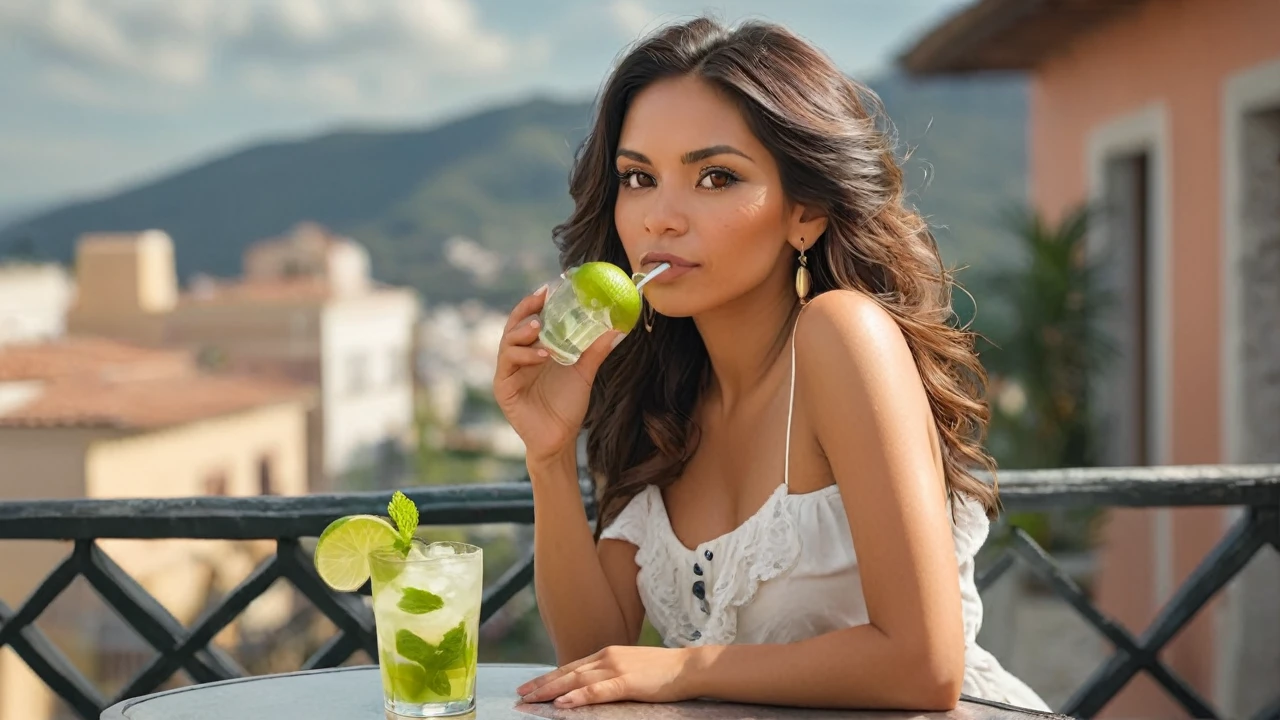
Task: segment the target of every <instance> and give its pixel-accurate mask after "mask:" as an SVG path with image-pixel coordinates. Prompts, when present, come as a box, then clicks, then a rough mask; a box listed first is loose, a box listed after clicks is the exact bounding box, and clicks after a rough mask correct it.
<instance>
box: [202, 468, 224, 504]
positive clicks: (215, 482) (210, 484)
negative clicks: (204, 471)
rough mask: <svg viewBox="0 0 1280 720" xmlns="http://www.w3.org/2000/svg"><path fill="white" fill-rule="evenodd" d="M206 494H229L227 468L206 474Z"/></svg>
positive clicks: (214, 495)
mask: <svg viewBox="0 0 1280 720" xmlns="http://www.w3.org/2000/svg"><path fill="white" fill-rule="evenodd" d="M204 494H205V495H209V496H213V497H221V496H225V495H226V494H227V473H226V471H225V470H218V471H217V472H212V473H209V474H208V475H206V476H205V478H204Z"/></svg>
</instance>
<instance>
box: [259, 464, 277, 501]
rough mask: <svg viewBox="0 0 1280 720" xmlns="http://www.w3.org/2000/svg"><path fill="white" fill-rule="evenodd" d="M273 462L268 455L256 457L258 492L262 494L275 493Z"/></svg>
mask: <svg viewBox="0 0 1280 720" xmlns="http://www.w3.org/2000/svg"><path fill="white" fill-rule="evenodd" d="M273 465H274V463H273V462H272V458H271V456H270V455H263V456H262V457H261V458H259V459H258V492H259V493H260V494H262V495H275V494H276V486H275V477H274V470H275V468H274V467H273Z"/></svg>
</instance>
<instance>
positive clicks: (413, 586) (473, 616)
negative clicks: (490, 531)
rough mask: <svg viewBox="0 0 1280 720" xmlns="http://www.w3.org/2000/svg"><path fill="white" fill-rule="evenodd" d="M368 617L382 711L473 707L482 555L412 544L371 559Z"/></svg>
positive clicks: (469, 549) (446, 545) (413, 713)
mask: <svg viewBox="0 0 1280 720" xmlns="http://www.w3.org/2000/svg"><path fill="white" fill-rule="evenodd" d="M369 565H370V570H371V571H372V575H373V614H374V622H375V624H376V625H377V632H378V655H379V657H378V660H379V664H380V665H381V668H382V690H383V697H384V699H385V704H386V709H387V710H388V711H389V712H392V713H394V714H396V715H399V716H402V717H411V718H420V717H437V716H442V715H456V714H460V713H464V712H467V711H469V710H471V708H472V707H474V705H475V688H476V638H477V635H478V633H479V630H480V598H481V593H482V583H481V581H482V576H483V563H482V551H481V550H480V548H478V547H475V546H473V545H465V544H462V543H450V542H437V543H431V544H429V545H427V544H421V543H418V542H415V543H414V544H413V546H412V548H411V549H410V550H409V552H408V554H407V555H405V556H402V555H401V553H400V552H397V551H394V550H392V551H386V552H375V553H373V554H372V555H370V558H369Z"/></svg>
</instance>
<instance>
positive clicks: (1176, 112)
mask: <svg viewBox="0 0 1280 720" xmlns="http://www.w3.org/2000/svg"><path fill="white" fill-rule="evenodd" d="M902 62H903V65H904V66H905V67H906V69H907V70H908V71H910V72H913V73H916V74H927V75H950V74H962V73H972V72H1000V71H1004V72H1020V73H1025V74H1026V75H1027V76H1028V77H1029V80H1030V127H1029V129H1028V143H1029V150H1030V153H1029V154H1030V168H1029V170H1030V172H1029V177H1030V188H1029V196H1030V199H1031V201H1032V203H1033V204H1034V205H1035V206H1036V207H1037V208H1038V209H1039V210H1041V211H1043V212H1044V213H1046V214H1047V215H1049V216H1050V217H1054V216H1059V215H1061V214H1062V213H1063V212H1064V211H1066V210H1067V209H1069V208H1072V207H1074V206H1076V205H1078V204H1079V203H1082V202H1086V201H1092V202H1094V203H1096V207H1097V208H1098V209H1100V210H1101V211H1102V213H1101V214H1100V215H1099V216H1098V218H1097V219H1096V220H1095V222H1094V223H1093V226H1092V231H1091V238H1090V241H1091V247H1093V248H1094V249H1095V250H1097V251H1099V252H1104V251H1106V252H1110V253H1111V255H1110V256H1109V257H1110V258H1112V260H1111V262H1110V263H1109V265H1110V271H1111V272H1112V273H1113V274H1112V278H1111V279H1112V281H1113V282H1114V283H1115V287H1116V288H1117V289H1119V290H1120V291H1121V305H1120V309H1119V311H1118V313H1117V317H1116V323H1117V324H1116V326H1115V327H1117V328H1119V329H1122V330H1123V332H1122V333H1121V337H1122V343H1121V346H1122V347H1121V349H1122V351H1123V352H1122V359H1121V361H1120V362H1118V363H1116V365H1115V367H1114V369H1113V370H1111V371H1110V373H1109V376H1108V377H1106V378H1100V379H1099V383H1100V385H1101V387H1102V388H1103V389H1104V390H1105V392H1102V393H1099V396H1100V397H1106V398H1109V402H1108V404H1107V405H1106V406H1105V407H1104V408H1103V410H1104V411H1105V413H1106V414H1107V416H1108V418H1109V419H1110V420H1112V422H1113V426H1112V427H1113V429H1114V432H1115V433H1116V434H1115V440H1116V442H1114V443H1113V444H1112V447H1111V448H1110V449H1109V454H1108V458H1107V462H1108V463H1109V464H1113V465H1132V464H1199V463H1229V462H1280V2H1276V0H1050V1H1044V2H1033V1H1032V0H979V1H977V2H972V3H970V4H969V5H967V6H965V7H964V8H962V9H961V10H960V11H959V12H957V13H956V14H955V15H953V16H952V17H950V18H948V19H946V20H945V21H943V22H942V23H941V24H939V25H937V26H935V27H934V28H932V29H930V30H929V31H928V32H927V33H926V34H925V35H924V36H923V37H921V38H920V39H919V40H918V41H917V43H916V44H915V45H914V46H913V47H911V48H910V49H909V50H908V51H907V53H906V54H905V55H904V56H903V58H902ZM1231 514H1232V513H1231V511H1222V510H1216V509H1156V510H1130V511H1119V512H1116V513H1115V514H1114V515H1113V516H1112V520H1111V522H1110V523H1109V526H1108V529H1107V533H1106V537H1105V541H1104V546H1103V549H1102V551H1101V557H1100V569H1099V581H1098V586H1097V600H1098V603H1099V605H1100V606H1101V607H1102V608H1104V609H1105V610H1106V611H1107V612H1109V613H1110V614H1112V615H1113V616H1114V617H1116V618H1118V619H1119V620H1121V621H1122V622H1124V623H1125V624H1126V625H1128V626H1129V627H1130V628H1131V629H1133V630H1135V631H1140V630H1141V629H1143V628H1145V627H1146V625H1147V624H1148V623H1149V622H1150V620H1151V618H1152V616H1153V615H1154V613H1155V612H1156V610H1157V609H1158V608H1159V607H1160V605H1161V604H1162V603H1163V602H1164V600H1165V599H1167V598H1168V596H1169V594H1170V593H1171V592H1172V590H1173V589H1174V588H1176V587H1177V586H1178V584H1180V583H1181V582H1182V580H1183V579H1184V578H1185V577H1186V575H1187V573H1188V572H1190V570H1191V569H1192V568H1193V567H1194V566H1195V565H1196V563H1198V562H1199V561H1200V560H1201V559H1202V558H1203V557H1204V555H1205V552H1206V551H1207V550H1208V549H1209V548H1210V547H1211V546H1212V545H1213V544H1214V543H1215V542H1216V541H1217V540H1218V539H1219V538H1220V537H1221V536H1222V533H1223V530H1224V527H1225V524H1226V522H1227V521H1229V520H1230V518H1231ZM1278 566H1280V559H1277V557H1276V553H1268V552H1264V553H1263V554H1262V555H1261V556H1259V558H1257V559H1255V561H1254V563H1253V564H1252V565H1251V566H1250V567H1249V568H1248V569H1247V570H1246V573H1245V576H1244V577H1243V578H1242V579H1241V580H1240V581H1239V582H1237V583H1236V584H1235V585H1234V586H1233V587H1232V588H1231V590H1230V591H1229V592H1228V593H1226V594H1225V595H1224V596H1222V597H1219V598H1218V599H1216V600H1215V601H1214V603H1213V604H1212V605H1211V606H1210V607H1209V608H1208V609H1207V610H1206V611H1204V612H1202V613H1201V615H1200V617H1198V618H1197V620H1196V621H1195V622H1194V623H1193V624H1192V625H1191V626H1190V627H1189V628H1187V629H1186V630H1185V631H1184V632H1183V633H1182V634H1181V635H1180V636H1179V637H1178V638H1176V639H1175V641H1174V642H1173V644H1172V645H1171V647H1170V648H1169V649H1168V650H1167V651H1166V653H1165V654H1164V657H1165V658H1166V659H1167V660H1168V661H1169V663H1170V664H1171V665H1172V666H1173V667H1174V668H1175V669H1176V670H1177V671H1178V672H1179V673H1180V674H1181V675H1182V676H1183V677H1184V678H1186V679H1187V680H1188V682H1190V683H1191V684H1192V685H1194V686H1195V687H1196V688H1197V689H1198V690H1199V691H1200V692H1202V693H1203V694H1204V695H1205V696H1206V697H1208V698H1209V699H1211V700H1213V701H1214V702H1216V703H1217V704H1218V707H1219V708H1220V709H1221V710H1222V711H1223V712H1224V714H1225V715H1226V716H1230V717H1236V716H1244V715H1246V714H1247V713H1248V712H1250V711H1251V710H1254V709H1256V708H1257V707H1258V703H1260V702H1262V701H1264V700H1269V699H1270V696H1271V695H1272V694H1273V693H1274V689H1275V688H1276V687H1280V660H1278V659H1277V657H1278V651H1277V650H1276V649H1275V648H1276V647H1277V646H1278V645H1280V638H1278V637H1277V635H1278V631H1277V630H1276V628H1277V627H1280V599H1277V597H1278V596H1277V593H1278V592H1280V580H1277V576H1280V569H1278ZM1268 617H1269V622H1267V618H1268ZM1268 678H1269V681H1268ZM1260 685H1266V687H1265V688H1264V687H1260ZM1263 696H1266V697H1263ZM1106 714H1107V715H1110V716H1123V717H1179V716H1182V715H1183V713H1182V712H1181V711H1180V710H1179V709H1177V706H1176V705H1175V704H1173V703H1172V702H1171V701H1170V700H1169V699H1168V698H1167V697H1165V695H1164V692H1163V691H1162V690H1161V689H1160V688H1159V687H1158V686H1157V685H1156V683H1155V682H1154V681H1152V680H1151V679H1149V678H1147V677H1145V676H1142V675H1140V676H1139V677H1137V678H1135V680H1134V681H1133V682H1132V683H1131V684H1130V686H1129V687H1128V688H1126V690H1125V691H1124V692H1122V694H1121V695H1120V696H1119V697H1117V698H1116V700H1115V701H1113V702H1112V703H1111V704H1110V706H1108V708H1107V709H1106Z"/></svg>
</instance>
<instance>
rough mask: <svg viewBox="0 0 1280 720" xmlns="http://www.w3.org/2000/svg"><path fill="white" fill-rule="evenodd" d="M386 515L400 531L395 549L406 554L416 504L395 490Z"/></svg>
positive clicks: (415, 521) (415, 518) (414, 524)
mask: <svg viewBox="0 0 1280 720" xmlns="http://www.w3.org/2000/svg"><path fill="white" fill-rule="evenodd" d="M387 515H388V516H390V518H391V522H393V523H395V526H396V532H398V533H400V537H399V538H397V539H396V550H399V551H400V554H401V555H402V556H407V555H408V554H409V548H411V547H413V534H414V533H415V532H417V531H418V506H417V505H415V504H413V501H412V500H410V499H409V498H408V497H407V496H406V495H405V494H404V493H402V492H400V491H399V490H397V491H396V492H395V494H394V495H392V496H391V502H389V503H387ZM406 657H407V656H406Z"/></svg>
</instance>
